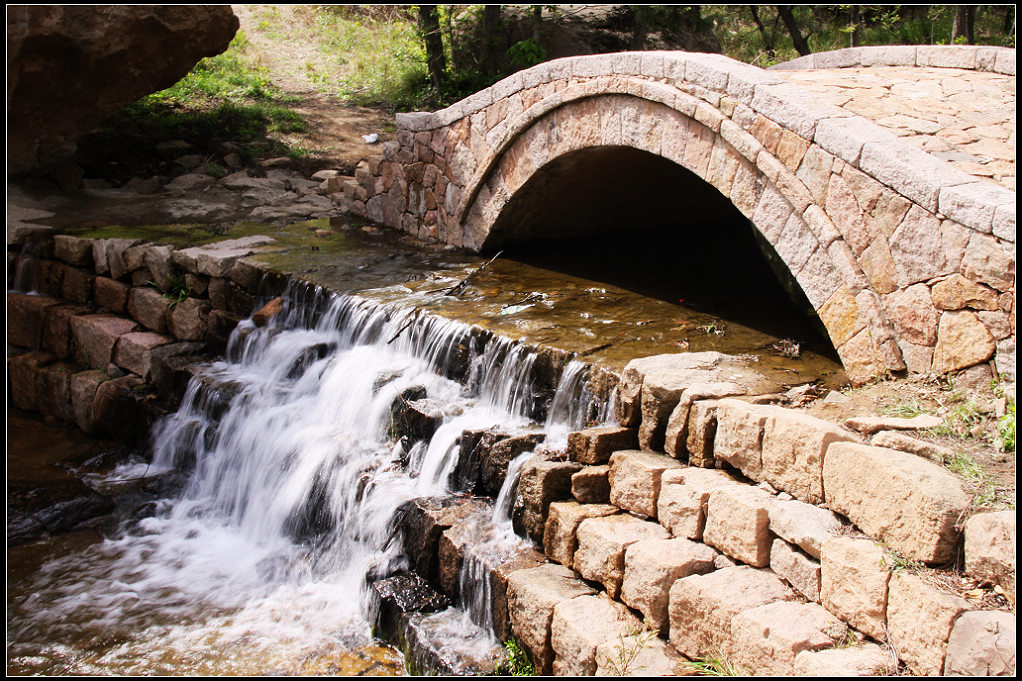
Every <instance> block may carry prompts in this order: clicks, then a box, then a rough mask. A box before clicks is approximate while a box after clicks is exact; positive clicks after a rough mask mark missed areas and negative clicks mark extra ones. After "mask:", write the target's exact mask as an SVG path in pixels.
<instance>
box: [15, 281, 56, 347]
mask: <svg viewBox="0 0 1022 681" xmlns="http://www.w3.org/2000/svg"><path fill="white" fill-rule="evenodd" d="M60 303H61V301H60V300H59V299H57V298H51V297H49V296H31V295H28V294H26V293H8V294H7V342H8V343H9V344H11V345H17V346H20V347H23V348H29V349H33V350H34V349H37V348H40V347H42V341H43V330H44V328H45V326H46V315H47V310H48V309H49V308H51V307H54V306H56V305H60Z"/></svg>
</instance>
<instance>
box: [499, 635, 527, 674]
mask: <svg viewBox="0 0 1022 681" xmlns="http://www.w3.org/2000/svg"><path fill="white" fill-rule="evenodd" d="M504 652H505V654H506V658H507V659H505V660H504V661H502V662H500V663H499V664H497V666H496V668H495V670H494V672H495V673H496V674H497V675H498V676H535V675H536V669H535V667H534V666H533V664H532V660H530V659H529V654H528V653H527V652H525V649H524V648H522V647H521V645H519V643H518V641H516V640H515V639H513V638H512V639H509V640H508V641H506V642H505V643H504Z"/></svg>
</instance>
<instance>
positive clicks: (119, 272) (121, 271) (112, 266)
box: [104, 239, 141, 279]
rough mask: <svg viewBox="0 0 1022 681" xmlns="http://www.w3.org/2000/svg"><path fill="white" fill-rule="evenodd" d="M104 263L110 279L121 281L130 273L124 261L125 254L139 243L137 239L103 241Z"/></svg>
mask: <svg viewBox="0 0 1022 681" xmlns="http://www.w3.org/2000/svg"><path fill="white" fill-rule="evenodd" d="M104 241H105V242H106V262H107V267H108V268H109V270H110V277H111V278H112V279H121V278H123V277H125V276H127V275H128V274H130V273H131V268H129V267H128V263H127V262H126V261H125V254H126V253H127V251H128V250H129V249H130V248H131V247H132V246H135V245H137V244H139V243H141V242H140V241H139V240H138V239H105V240H104Z"/></svg>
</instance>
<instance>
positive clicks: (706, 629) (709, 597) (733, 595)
mask: <svg viewBox="0 0 1022 681" xmlns="http://www.w3.org/2000/svg"><path fill="white" fill-rule="evenodd" d="M794 597H795V595H794V594H793V593H792V592H791V590H790V589H788V587H787V586H785V585H784V583H783V582H782V581H781V580H780V579H778V578H777V577H776V576H775V575H774V574H773V573H771V572H770V571H768V570H757V569H756V568H752V567H748V566H740V567H732V568H724V569H722V570H717V571H716V572H711V573H709V574H706V575H690V576H688V577H683V578H681V579H679V580H678V581H676V582H675V583H674V584H673V585H672V586H671V591H670V603H669V606H668V613H669V615H670V620H671V623H670V641H671V645H672V646H674V648H675V649H676V650H677V651H678V652H679V653H681V654H682V655H684V656H685V657H687V658H689V659H692V660H696V659H699V658H705V657H711V656H712V657H716V658H721V657H723V658H724V659H734V658H735V655H736V652H737V651H736V650H735V642H734V638H733V636H732V631H731V622H732V620H733V619H734V618H735V616H736V615H738V614H739V613H742V612H745V611H748V610H752V609H753V608H757V607H759V606H761V605H767V604H769V603H774V602H776V601H789V600H793V599H794Z"/></svg>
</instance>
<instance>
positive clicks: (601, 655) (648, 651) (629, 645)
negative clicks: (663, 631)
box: [596, 633, 692, 678]
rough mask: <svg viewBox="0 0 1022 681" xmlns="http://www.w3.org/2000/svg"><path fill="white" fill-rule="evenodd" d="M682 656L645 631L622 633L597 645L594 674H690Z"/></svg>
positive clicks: (689, 669) (647, 676)
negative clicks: (623, 634) (620, 635)
mask: <svg viewBox="0 0 1022 681" xmlns="http://www.w3.org/2000/svg"><path fill="white" fill-rule="evenodd" d="M691 674H692V670H691V668H690V667H689V666H688V664H687V661H686V660H685V658H684V657H682V656H681V655H679V654H678V653H677V651H675V650H674V649H673V648H671V647H670V646H669V645H668V644H667V643H666V642H665V641H662V640H661V639H659V638H657V637H655V636H652V635H651V634H648V633H642V634H636V635H631V636H622V637H620V638H618V639H617V640H612V641H607V642H606V643H602V644H600V645H598V646H597V647H596V676H642V677H646V678H649V677H651V676H689V675H691Z"/></svg>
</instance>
